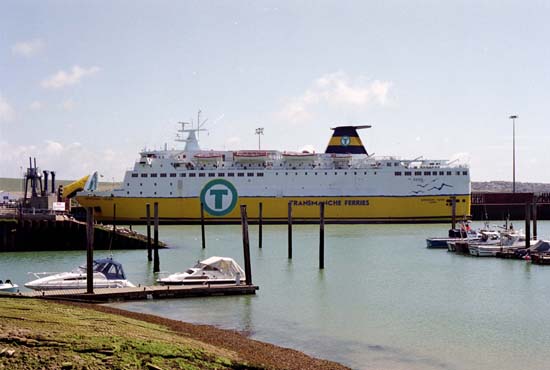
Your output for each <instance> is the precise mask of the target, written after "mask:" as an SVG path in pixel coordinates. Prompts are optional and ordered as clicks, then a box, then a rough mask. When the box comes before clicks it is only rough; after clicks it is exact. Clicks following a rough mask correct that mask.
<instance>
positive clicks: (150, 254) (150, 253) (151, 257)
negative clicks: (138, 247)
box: [145, 203, 153, 262]
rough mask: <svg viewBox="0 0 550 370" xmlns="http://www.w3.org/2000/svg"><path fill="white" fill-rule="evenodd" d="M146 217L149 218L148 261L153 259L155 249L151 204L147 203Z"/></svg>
mask: <svg viewBox="0 0 550 370" xmlns="http://www.w3.org/2000/svg"><path fill="white" fill-rule="evenodd" d="M145 217H146V218H147V261H149V262H151V261H152V260H153V250H152V248H151V205H150V204H149V203H147V204H146V205H145Z"/></svg>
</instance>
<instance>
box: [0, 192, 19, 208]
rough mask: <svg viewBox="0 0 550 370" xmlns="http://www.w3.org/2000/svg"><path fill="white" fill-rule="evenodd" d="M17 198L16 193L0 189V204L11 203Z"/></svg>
mask: <svg viewBox="0 0 550 370" xmlns="http://www.w3.org/2000/svg"><path fill="white" fill-rule="evenodd" d="M18 199H19V196H18V194H16V193H13V192H9V191H1V190H0V205H8V204H13V203H15V202H16V201H17V200H18Z"/></svg>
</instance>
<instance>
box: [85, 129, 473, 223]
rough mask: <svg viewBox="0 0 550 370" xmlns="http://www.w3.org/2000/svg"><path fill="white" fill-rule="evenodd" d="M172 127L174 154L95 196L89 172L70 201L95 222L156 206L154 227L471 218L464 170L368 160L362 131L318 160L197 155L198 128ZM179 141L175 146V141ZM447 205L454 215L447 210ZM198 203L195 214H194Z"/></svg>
mask: <svg viewBox="0 0 550 370" xmlns="http://www.w3.org/2000/svg"><path fill="white" fill-rule="evenodd" d="M186 125H188V123H183V122H182V123H181V128H180V129H178V132H179V134H178V135H177V139H176V141H179V142H183V143H185V146H184V148H183V150H175V149H172V150H167V148H166V146H165V148H164V150H143V151H142V152H141V153H140V156H139V159H138V160H137V161H136V162H135V164H134V167H133V169H132V170H129V171H127V172H126V174H125V176H124V181H123V183H122V186H121V187H120V188H119V189H113V190H112V191H102V192H99V191H97V189H96V186H95V185H94V184H97V173H96V174H95V175H94V176H91V177H90V179H89V180H88V183H87V184H86V186H85V187H84V191H81V192H79V193H77V195H76V199H77V201H78V202H79V203H80V204H81V205H82V206H84V207H93V208H94V210H95V217H96V219H97V220H99V221H105V222H112V221H113V217H114V210H115V207H114V205H116V222H117V223H124V222H127V223H143V222H144V221H145V220H146V204H148V203H149V204H150V205H151V208H152V207H153V204H154V203H158V209H159V219H160V222H161V223H175V224H185V223H198V222H200V220H201V208H202V210H203V211H202V213H203V215H204V219H205V222H207V223H237V222H240V207H239V205H241V204H245V205H246V206H247V214H248V217H249V219H250V220H251V221H252V222H254V221H255V219H258V218H259V212H260V211H259V208H260V203H261V204H262V219H263V221H264V222H267V223H283V222H287V218H288V208H289V207H288V205H289V203H290V204H291V209H292V218H293V222H298V223H300V222H302V223H313V222H318V221H319V216H320V214H319V209H320V203H321V202H323V203H324V204H325V221H326V222H332V223H410V222H413V223H424V222H449V221H450V220H451V216H452V212H453V211H452V209H453V208H454V209H455V215H456V217H457V218H465V217H468V216H469V214H470V170H469V168H468V166H467V165H464V164H460V163H457V162H453V161H448V160H432V159H429V160H428V159H422V158H415V159H400V158H397V157H375V156H373V155H369V154H368V153H367V151H366V149H365V147H364V146H363V144H362V141H361V138H360V136H359V134H358V130H359V129H365V128H370V127H371V126H366V125H364V126H338V127H335V128H332V130H333V134H332V137H331V138H330V141H329V143H328V146H327V148H326V150H325V152H324V153H310V152H305V151H304V152H288V151H283V152H281V151H277V150H235V151H215V150H201V149H200V147H199V142H198V140H197V134H198V132H199V131H201V130H202V129H200V128H192V127H191V128H186ZM185 134H187V137H186V138H184V137H183V135H185ZM453 202H455V203H454V207H453ZM201 204H202V206H201Z"/></svg>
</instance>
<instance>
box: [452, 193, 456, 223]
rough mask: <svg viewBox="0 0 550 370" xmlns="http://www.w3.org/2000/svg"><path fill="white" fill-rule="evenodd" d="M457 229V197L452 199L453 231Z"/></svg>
mask: <svg viewBox="0 0 550 370" xmlns="http://www.w3.org/2000/svg"><path fill="white" fill-rule="evenodd" d="M455 228H456V196H454V195H453V196H452V197H451V229H453V230H454V229H455Z"/></svg>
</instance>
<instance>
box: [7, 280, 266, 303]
mask: <svg viewBox="0 0 550 370" xmlns="http://www.w3.org/2000/svg"><path fill="white" fill-rule="evenodd" d="M258 289H259V288H258V286H256V285H244V284H241V285H236V284H227V285H225V284H224V285H176V286H174V285H165V286H164V285H152V286H137V287H133V288H101V289H94V293H93V294H88V293H87V292H86V289H64V290H47V291H32V292H18V293H14V294H9V295H7V294H6V295H3V296H9V297H17V298H42V299H54V300H66V301H79V302H89V303H106V302H123V301H136V300H155V299H169V298H189V297H210V296H226V295H245V294H256V290H258Z"/></svg>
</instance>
